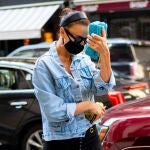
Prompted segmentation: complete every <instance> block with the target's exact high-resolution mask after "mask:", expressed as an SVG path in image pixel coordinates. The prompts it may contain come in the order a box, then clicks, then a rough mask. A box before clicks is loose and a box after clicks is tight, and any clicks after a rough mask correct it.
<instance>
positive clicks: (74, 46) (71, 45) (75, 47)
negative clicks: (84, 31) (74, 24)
mask: <svg viewBox="0 0 150 150" xmlns="http://www.w3.org/2000/svg"><path fill="white" fill-rule="evenodd" d="M65 31H66V33H67V36H68V38H69V40H70V41H69V42H67V43H65V44H64V47H65V48H66V50H67V51H68V52H69V53H71V54H78V53H80V52H82V51H83V49H84V45H85V43H86V38H83V37H81V36H78V37H75V36H73V35H72V34H71V33H70V32H69V31H68V30H66V29H65ZM70 36H71V37H72V38H73V39H74V41H72V40H71V39H70ZM82 42H84V44H81V43H82Z"/></svg>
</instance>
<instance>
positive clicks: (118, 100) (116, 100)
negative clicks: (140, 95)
mask: <svg viewBox="0 0 150 150" xmlns="http://www.w3.org/2000/svg"><path fill="white" fill-rule="evenodd" d="M107 96H108V98H109V100H110V102H111V104H112V106H115V105H118V104H122V103H124V102H125V99H124V96H123V94H122V93H121V92H119V91H112V92H109V93H108V94H107Z"/></svg>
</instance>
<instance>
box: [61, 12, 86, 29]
mask: <svg viewBox="0 0 150 150" xmlns="http://www.w3.org/2000/svg"><path fill="white" fill-rule="evenodd" d="M82 19H88V17H87V15H86V14H85V13H84V12H71V13H69V14H67V15H66V16H64V18H62V20H61V22H60V27H65V26H67V25H68V24H70V23H72V22H75V21H78V20H82Z"/></svg>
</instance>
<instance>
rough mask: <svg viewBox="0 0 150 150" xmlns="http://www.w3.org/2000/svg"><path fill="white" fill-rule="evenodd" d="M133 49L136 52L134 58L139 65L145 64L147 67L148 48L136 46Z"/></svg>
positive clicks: (149, 47)
mask: <svg viewBox="0 0 150 150" xmlns="http://www.w3.org/2000/svg"><path fill="white" fill-rule="evenodd" d="M134 49H135V52H136V57H137V59H138V60H139V62H140V63H145V64H147V65H148V66H149V64H150V58H149V56H150V46H146V45H145V46H144V45H142V46H138V45H134Z"/></svg>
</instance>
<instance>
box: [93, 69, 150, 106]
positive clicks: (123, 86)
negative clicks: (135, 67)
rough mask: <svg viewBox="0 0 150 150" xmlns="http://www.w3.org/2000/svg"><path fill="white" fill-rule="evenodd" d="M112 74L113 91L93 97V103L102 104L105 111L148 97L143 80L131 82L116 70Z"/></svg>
mask: <svg viewBox="0 0 150 150" xmlns="http://www.w3.org/2000/svg"><path fill="white" fill-rule="evenodd" d="M113 73H114V76H115V80H116V86H114V88H113V90H112V91H111V92H109V93H108V94H106V95H103V96H95V101H97V102H100V101H101V102H103V104H104V105H105V106H106V109H108V108H110V107H112V106H116V105H118V104H122V103H124V102H127V101H132V100H136V99H140V98H144V97H147V96H148V95H150V91H149V84H148V82H146V81H145V80H143V81H136V80H132V79H130V78H127V77H126V75H124V74H123V73H120V72H118V71H116V70H113Z"/></svg>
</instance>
